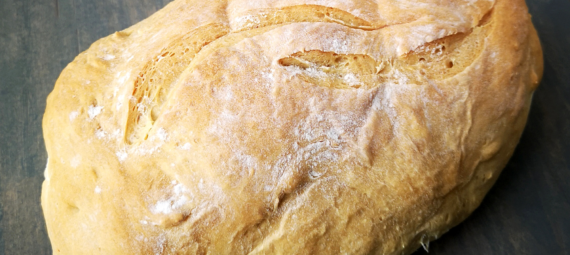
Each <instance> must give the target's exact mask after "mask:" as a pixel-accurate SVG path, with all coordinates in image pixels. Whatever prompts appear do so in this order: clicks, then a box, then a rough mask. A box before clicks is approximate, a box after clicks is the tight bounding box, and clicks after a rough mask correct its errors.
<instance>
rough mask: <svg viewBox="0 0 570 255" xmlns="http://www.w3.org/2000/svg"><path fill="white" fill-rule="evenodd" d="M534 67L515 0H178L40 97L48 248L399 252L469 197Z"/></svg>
mask: <svg viewBox="0 0 570 255" xmlns="http://www.w3.org/2000/svg"><path fill="white" fill-rule="evenodd" d="M541 75H542V59H541V53H540V46H539V43H538V39H537V37H536V33H535V31H534V29H533V28H532V24H531V23H530V17H529V15H528V13H527V10H526V6H525V4H524V1H522V0H496V1H487V0H469V1H468V0H465V1H461V0H455V1H443V0H424V1H406V0H401V1H391V0H358V1H357V0H327V1H323V0H288V1H279V0H265V1H250V0H234V1H219V0H215V1H214V0H212V1H198V0H176V1H174V2H172V3H171V4H169V5H168V6H167V7H165V8H164V9H163V10H161V11H159V12H157V13H156V14H154V15H152V16H151V17H150V18H148V19H146V20H144V21H142V22H140V23H138V24H136V25H134V26H133V27H131V28H128V29H126V30H124V31H121V32H117V33H115V34H113V35H111V36H109V37H106V38H103V39H101V40H99V41H97V42H96V43H94V44H93V45H92V46H91V47H90V49H89V50H87V51H86V52H83V53H81V54H80V55H79V56H78V57H77V58H76V59H75V60H74V61H73V62H72V63H70V64H69V66H68V67H67V68H66V69H65V70H64V71H63V72H62V74H61V76H60V78H59V79H58V81H57V84H56V87H55V89H54V91H53V93H52V94H51V95H50V97H49V99H48V104H47V108H46V113H45V117H44V123H43V125H44V135H45V139H46V147H47V150H48V153H49V156H50V158H49V161H48V166H47V168H46V182H45V183H44V186H43V192H42V205H43V208H44V213H45V216H46V221H47V226H48V230H49V235H50V239H51V241H52V245H53V248H54V251H59V252H61V253H66V254H83V253H98V252H100V253H102V254H120V253H124V254H141V253H174V252H180V253H202V252H210V253H211V254H246V253H252V254H265V253H268V254H269V253H283V252H285V253H291V254H293V253H295V254H317V253H329V254H341V253H367V252H376V253H384V254H400V253H402V252H404V253H410V252H411V251H413V250H414V249H415V248H417V247H418V246H419V244H420V242H427V241H429V240H432V239H434V238H437V237H438V236H439V235H441V234H442V233H444V232H445V231H447V229H449V228H450V227H452V226H454V225H455V224H457V223H458V222H459V221H461V220H462V219H464V218H465V217H466V216H467V215H468V214H469V213H470V212H471V211H472V210H473V209H474V208H475V207H476V206H477V205H478V204H479V203H480V201H481V199H482V197H483V196H484V194H485V193H486V192H487V190H488V189H489V188H490V186H491V185H492V184H493V182H494V180H495V179H496V177H497V175H498V173H499V171H500V170H501V169H502V167H503V166H504V164H505V163H506V161H507V160H508V158H509V157H510V155H511V153H512V151H513V149H514V146H515V145H516V143H517V141H518V138H519V136H520V133H521V132H522V129H523V128H524V124H525V122H526V113H527V111H528V107H529V104H530V97H531V95H532V92H533V91H534V89H535V88H536V86H537V84H538V81H539V79H540V76H541Z"/></svg>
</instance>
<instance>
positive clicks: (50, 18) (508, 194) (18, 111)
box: [0, 0, 570, 255]
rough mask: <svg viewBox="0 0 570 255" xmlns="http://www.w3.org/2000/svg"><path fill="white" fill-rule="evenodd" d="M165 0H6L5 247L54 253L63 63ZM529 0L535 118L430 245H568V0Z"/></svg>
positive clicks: (540, 250) (1, 160) (1, 4)
mask: <svg viewBox="0 0 570 255" xmlns="http://www.w3.org/2000/svg"><path fill="white" fill-rule="evenodd" d="M204 1H207V0H204ZM252 1H254V0H252ZM168 2H170V0H0V255H2V254H34V255H35V254H51V247H50V243H49V239H48V236H47V233H46V227H45V224H44V218H43V215H42V211H41V207H40V191H41V183H42V181H43V179H44V177H43V171H44V167H45V165H46V158H47V157H46V151H45V148H44V143H43V137H42V128H41V120H42V116H43V112H44V108H45V100H46V97H47V95H48V93H49V92H50V91H51V90H52V89H53V85H54V83H55V80H56V79H57V77H58V75H59V73H60V72H61V70H62V69H63V68H64V67H65V66H66V65H67V64H68V63H69V62H70V61H72V60H73V58H74V57H75V56H76V55H77V54H78V53H79V52H81V51H84V50H86V49H87V48H88V47H89V45H90V44H91V43H93V42H94V41H95V40H97V39H99V38H101V37H104V36H107V35H109V34H111V33H113V32H115V31H118V30H122V29H124V28H126V27H128V26H130V25H132V24H134V23H136V22H138V21H140V20H142V19H144V18H146V17H148V16H149V15H150V14H152V13H154V12H156V11H157V10H159V9H160V8H161V7H162V6H164V5H165V4H167V3H168ZM527 2H528V5H529V8H530V12H531V13H532V15H533V21H534V24H535V26H536V28H537V30H538V31H539V34H540V38H541V41H542V46H543V49H544V56H545V72H544V78H543V81H542V84H541V86H540V88H539V89H538V91H537V92H536V94H535V96H534V101H533V107H532V109H531V111H530V117H529V123H528V125H527V128H526V130H525V133H524V135H523V137H522V139H521V141H520V145H519V147H518V148H517V150H516V152H515V154H514V156H513V158H512V159H511V161H510V163H509V164H508V166H507V167H506V169H505V170H504V171H503V174H502V175H501V176H500V178H499V180H498V182H497V184H496V185H495V186H494V187H493V189H492V190H491V191H490V193H489V194H488V195H487V197H486V198H485V200H484V201H483V204H482V205H481V207H480V208H479V209H477V210H476V211H475V212H474V213H473V215H472V216H471V217H469V218H468V219H467V220H466V221H465V222H464V223H462V224H461V225H459V226H458V227H456V228H454V229H452V230H451V231H450V232H449V233H447V234H445V235H444V236H443V237H442V238H441V239H440V240H438V241H435V242H432V243H431V247H430V253H429V254H437V255H439V254H462V255H468V254H474V255H475V254H477V255H479V254H570V102H569V101H570V100H569V99H570V1H568V0H527ZM62 135H65V134H62ZM420 254H425V252H424V251H418V252H417V253H416V255H420Z"/></svg>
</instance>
